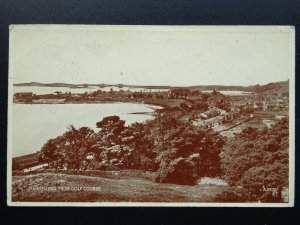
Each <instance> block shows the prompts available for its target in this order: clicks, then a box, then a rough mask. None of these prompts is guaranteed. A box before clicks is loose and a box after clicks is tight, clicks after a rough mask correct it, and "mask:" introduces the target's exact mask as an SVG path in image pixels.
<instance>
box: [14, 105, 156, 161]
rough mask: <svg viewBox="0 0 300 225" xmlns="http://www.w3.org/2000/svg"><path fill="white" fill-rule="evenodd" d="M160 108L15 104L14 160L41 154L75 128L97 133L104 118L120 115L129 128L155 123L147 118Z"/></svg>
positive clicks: (145, 106)
mask: <svg viewBox="0 0 300 225" xmlns="http://www.w3.org/2000/svg"><path fill="white" fill-rule="evenodd" d="M157 108H160V107H158V106H152V105H146V104H134V103H107V104H13V106H12V111H13V132H12V133H13V134H12V135H13V136H12V148H13V149H12V156H13V157H17V156H21V155H26V154H30V153H34V152H36V151H39V150H40V149H41V147H42V146H43V145H44V144H45V143H46V141H47V140H48V139H50V138H55V137H57V136H59V135H61V134H63V133H64V132H66V131H67V129H68V127H69V126H70V125H74V126H75V127H76V128H79V127H83V126H87V127H90V128H91V129H93V130H95V131H98V130H99V129H98V128H96V123H97V122H98V121H101V120H102V119H103V117H106V116H112V115H117V116H119V117H120V118H121V119H122V120H125V122H126V125H129V124H131V123H134V122H144V121H146V120H148V119H152V118H153V116H151V115H148V114H132V113H139V112H141V113H151V112H153V111H154V110H155V109H157Z"/></svg>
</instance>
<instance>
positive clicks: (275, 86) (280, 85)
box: [188, 80, 289, 94]
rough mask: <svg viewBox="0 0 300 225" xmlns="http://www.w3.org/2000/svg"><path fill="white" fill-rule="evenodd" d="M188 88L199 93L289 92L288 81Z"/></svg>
mask: <svg viewBox="0 0 300 225" xmlns="http://www.w3.org/2000/svg"><path fill="white" fill-rule="evenodd" d="M188 88H191V89H198V90H200V91H205V90H213V89H215V90H217V91H245V92H255V93H257V94H275V93H278V94H286V93H288V92H289V81H288V80H287V81H281V82H275V83H269V84H266V85H259V84H257V85H254V86H225V85H197V86H190V87H188Z"/></svg>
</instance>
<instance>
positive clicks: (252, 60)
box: [7, 25, 295, 207]
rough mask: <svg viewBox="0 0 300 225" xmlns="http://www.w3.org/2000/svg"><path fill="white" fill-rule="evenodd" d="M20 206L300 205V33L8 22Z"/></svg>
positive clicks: (13, 191) (13, 177)
mask: <svg viewBox="0 0 300 225" xmlns="http://www.w3.org/2000/svg"><path fill="white" fill-rule="evenodd" d="M8 83H9V84H8V86H9V87H8V89H9V93H8V132H7V133H8V137H7V138H8V142H7V143H8V147H7V190H8V194H7V203H8V205H10V206H174V207H176V206H198V207H202V206H226V207H236V206H240V207H269V206H272V207H292V206H294V167H295V165H294V164H295V162H294V161H295V144H294V141H295V131H294V117H295V29H294V27H291V26H142V25H139V26H137V25H135V26H134V25H130V26H129V25H126V26H125V25H123V26H121V25H11V26H10V30H9V80H8Z"/></svg>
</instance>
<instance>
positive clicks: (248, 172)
mask: <svg viewBox="0 0 300 225" xmlns="http://www.w3.org/2000/svg"><path fill="white" fill-rule="evenodd" d="M96 125H97V127H98V128H99V129H100V130H99V131H94V130H92V129H90V128H87V127H81V128H78V129H77V128H75V127H74V126H70V128H69V130H68V131H66V132H65V133H64V134H63V135H61V136H58V137H57V138H54V139H50V140H49V141H48V142H47V143H46V144H45V145H44V146H43V148H42V149H41V157H40V162H43V163H44V162H47V163H48V164H49V167H50V168H51V169H55V168H56V169H76V170H106V171H111V170H126V169H137V170H141V171H151V172H154V173H155V174H156V175H155V180H156V181H157V182H165V183H175V184H185V185H195V184H196V183H197V182H198V180H199V178H201V177H221V178H223V179H225V180H226V181H227V182H228V184H229V186H230V187H229V190H228V191H227V192H226V193H223V194H222V195H220V196H218V201H222V202H228V201H233V202H237V201H258V200H260V201H266V202H271V201H275V202H278V201H281V199H282V196H281V191H282V190H283V188H284V187H288V164H289V161H288V158H289V157H288V156H289V151H288V149H289V146H288V136H289V129H288V119H283V120H281V121H279V122H278V123H277V124H276V125H274V126H273V127H272V128H270V129H268V128H265V129H263V130H258V129H254V128H247V129H245V130H243V132H241V133H240V134H237V135H236V136H235V137H234V138H231V139H226V138H225V137H223V136H221V135H219V134H218V133H216V132H214V131H213V130H212V129H211V128H202V127H201V128H200V127H197V126H194V125H192V123H191V122H189V121H188V120H184V119H182V118H179V117H178V115H177V114H176V113H172V111H169V112H168V111H159V110H158V111H157V113H156V116H155V118H154V119H153V120H149V121H146V122H145V123H134V124H131V125H129V126H125V121H124V120H121V119H120V118H119V117H118V116H110V117H105V118H103V119H102V120H101V121H99V122H97V124H96ZM267 188H276V189H277V194H276V195H274V192H269V191H266V190H267Z"/></svg>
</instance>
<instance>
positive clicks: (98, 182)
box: [12, 173, 227, 202]
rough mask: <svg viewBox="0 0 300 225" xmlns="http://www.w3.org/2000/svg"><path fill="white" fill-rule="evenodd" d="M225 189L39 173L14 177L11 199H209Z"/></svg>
mask: <svg viewBox="0 0 300 225" xmlns="http://www.w3.org/2000/svg"><path fill="white" fill-rule="evenodd" d="M46 189H47V190H46ZM92 189H93V190H92ZM226 189H227V187H224V186H213V185H201V186H200V185H196V186H186V185H175V184H161V183H155V182H153V181H151V180H149V179H145V178H136V177H128V176H126V177H120V176H119V177H117V178H115V179H113V178H105V177H91V176H82V175H67V174H54V173H40V174H34V175H26V176H14V177H13V181H12V201H21V202H22V201H23V202H24V201H27V202H35V201H38V202H45V201H47V202H83V201H84V202H212V201H214V198H215V197H216V195H217V194H219V193H222V192H223V191H225V190H226Z"/></svg>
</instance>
